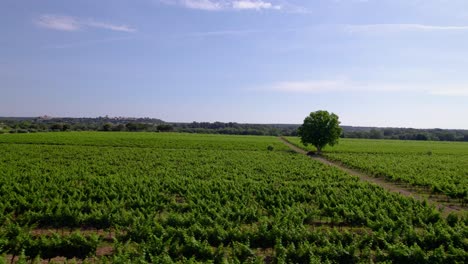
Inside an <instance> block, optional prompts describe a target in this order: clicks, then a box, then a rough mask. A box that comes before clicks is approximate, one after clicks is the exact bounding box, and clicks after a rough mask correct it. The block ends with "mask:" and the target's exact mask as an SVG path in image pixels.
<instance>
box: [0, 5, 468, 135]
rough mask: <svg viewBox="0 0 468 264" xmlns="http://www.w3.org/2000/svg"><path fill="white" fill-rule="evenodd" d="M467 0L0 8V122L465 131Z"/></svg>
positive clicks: (467, 120)
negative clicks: (326, 114)
mask: <svg viewBox="0 0 468 264" xmlns="http://www.w3.org/2000/svg"><path fill="white" fill-rule="evenodd" d="M467 10H468V1H466V0H314V1H310V0H308V1H299V0H100V1H95V0H80V1H63V0H55V1H51V0H42V1H37V0H29V1H28V0H2V1H0V116H42V115H49V116H55V117H97V116H105V115H108V116H125V117H153V118H160V119H163V120H165V121H173V122H192V121H198V122H202V121H208V122H213V121H222V122H230V121H232V122H239V123H287V124H291V123H295V124H299V123H302V121H303V120H304V118H305V116H307V115H308V114H309V113H310V112H312V111H316V110H328V111H330V112H334V113H336V114H337V115H338V116H339V117H340V121H341V123H342V124H343V125H353V126H379V127H414V128H457V129H468V118H467V114H468V48H467V47H468V11H467Z"/></svg>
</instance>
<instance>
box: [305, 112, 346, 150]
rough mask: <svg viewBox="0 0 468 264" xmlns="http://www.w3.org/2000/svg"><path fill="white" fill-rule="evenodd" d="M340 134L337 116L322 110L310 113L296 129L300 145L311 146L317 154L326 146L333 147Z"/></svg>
mask: <svg viewBox="0 0 468 264" xmlns="http://www.w3.org/2000/svg"><path fill="white" fill-rule="evenodd" d="M341 133H342V129H341V127H340V121H339V120H338V116H337V115H335V114H334V113H331V114H330V113H328V111H323V110H320V111H316V112H312V113H310V115H308V116H307V117H306V118H305V119H304V124H302V125H301V126H300V127H299V129H298V135H299V136H300V137H301V141H302V143H303V144H304V145H308V144H312V145H313V146H315V147H316V148H317V152H318V153H321V151H322V149H323V148H324V147H325V146H326V145H330V146H333V145H335V144H336V143H338V139H339V137H340V135H341Z"/></svg>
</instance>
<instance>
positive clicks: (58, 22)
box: [36, 15, 81, 31]
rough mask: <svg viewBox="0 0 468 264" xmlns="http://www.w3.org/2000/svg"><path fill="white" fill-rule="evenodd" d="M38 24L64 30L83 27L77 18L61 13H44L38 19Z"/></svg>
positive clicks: (74, 29)
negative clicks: (61, 14)
mask: <svg viewBox="0 0 468 264" xmlns="http://www.w3.org/2000/svg"><path fill="white" fill-rule="evenodd" d="M36 24H37V25H38V26H41V27H44V28H50V29H56V30H63V31H76V30H79V29H80V28H81V25H80V23H78V21H76V19H75V18H73V17H69V16H59V15H42V16H40V17H39V18H38V19H37V20H36Z"/></svg>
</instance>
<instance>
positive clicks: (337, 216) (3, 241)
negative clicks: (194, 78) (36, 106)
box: [0, 132, 468, 263]
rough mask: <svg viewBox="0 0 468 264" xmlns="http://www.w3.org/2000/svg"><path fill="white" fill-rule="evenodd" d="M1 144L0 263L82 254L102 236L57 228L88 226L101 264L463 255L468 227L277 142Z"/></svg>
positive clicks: (90, 139)
mask: <svg viewBox="0 0 468 264" xmlns="http://www.w3.org/2000/svg"><path fill="white" fill-rule="evenodd" d="M0 142H1V149H0V201H2V202H1V203H0V254H2V253H4V254H10V255H16V257H17V258H18V256H20V255H24V256H25V257H26V258H29V259H32V258H34V257H35V256H36V255H40V256H41V257H42V258H45V259H47V258H48V257H53V256H58V255H63V256H66V257H68V258H71V257H79V258H86V257H87V256H90V255H91V256H92V255H93V254H95V252H96V249H97V248H99V247H100V246H101V245H102V243H103V237H102V236H103V235H102V234H101V235H99V234H95V235H90V234H86V235H84V234H78V233H72V234H66V233H65V234H61V233H62V232H61V230H63V229H64V228H65V229H67V228H72V229H73V230H79V229H85V230H95V229H96V228H98V229H100V232H101V233H106V232H107V230H114V232H115V233H116V235H115V238H114V239H113V241H111V243H113V248H114V251H113V254H112V255H111V256H105V257H101V258H100V260H101V261H102V262H107V263H147V262H152V263H210V262H211V263H242V262H245V263H261V262H262V261H263V262H273V263H343V262H347V263H357V262H364V263H365V262H371V261H373V260H379V261H383V262H385V261H386V262H392V261H393V262H397V261H407V262H410V261H413V263H416V262H418V263H424V262H432V263H447V262H449V263H450V262H453V263H455V262H460V263H463V262H466V261H467V260H468V255H467V253H466V252H468V242H467V241H466V237H467V234H468V227H467V224H468V219H465V218H463V219H462V218H460V219H458V221H457V222H454V221H453V220H449V219H447V220H445V219H443V218H442V217H441V216H440V214H439V212H438V211H437V210H435V209H434V208H433V207H430V206H428V205H427V204H424V203H420V202H417V201H415V200H413V199H409V198H404V197H402V196H399V195H396V194H391V193H388V192H386V191H385V190H383V189H381V188H378V187H376V186H374V185H371V184H367V183H363V182H359V181H358V180H357V179H356V178H355V177H351V176H349V175H347V174H346V173H344V172H342V171H339V170H337V169H334V168H332V167H328V166H325V165H323V164H321V163H318V162H315V161H313V160H310V159H309V158H307V157H305V156H303V155H298V154H295V153H291V152H289V151H287V147H285V146H284V145H283V144H282V143H281V142H280V141H279V140H278V139H277V138H274V137H251V136H245V137H242V136H216V135H187V134H174V133H138V134H136V133H134V134H130V133H73V132H71V133H70V132H67V133H49V134H41V133H38V134H23V135H17V134H15V135H2V137H0ZM268 146H273V147H274V149H273V150H268ZM433 149H434V153H435V154H434V155H433V156H435V155H436V153H438V150H437V148H433ZM426 156H427V155H426ZM36 229H53V230H56V232H55V234H40V233H39V234H37V233H34V231H35V230H36ZM98 235H99V236H101V237H98ZM105 243H110V242H109V241H106V242H105ZM58 252H60V253H58Z"/></svg>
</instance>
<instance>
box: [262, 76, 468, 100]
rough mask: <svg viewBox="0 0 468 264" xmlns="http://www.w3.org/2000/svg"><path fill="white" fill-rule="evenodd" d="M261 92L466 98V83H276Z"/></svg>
mask: <svg viewBox="0 0 468 264" xmlns="http://www.w3.org/2000/svg"><path fill="white" fill-rule="evenodd" d="M262 90H267V91H277V92H284V93H329V92H422V93H426V94H432V95H445V96H468V82H467V83H466V84H463V83H456V84H454V83H447V84H433V83H430V84H426V83H424V84H423V83H401V82H400V83H396V82H393V83H392V82H358V81H353V80H349V79H335V80H310V81H292V82H278V83H273V84H271V85H268V86H266V87H264V88H262Z"/></svg>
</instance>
